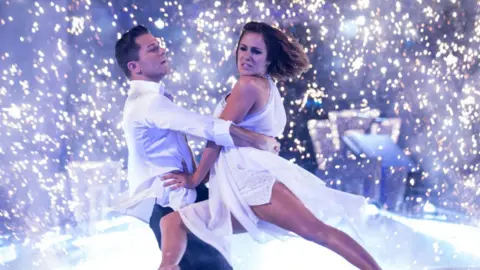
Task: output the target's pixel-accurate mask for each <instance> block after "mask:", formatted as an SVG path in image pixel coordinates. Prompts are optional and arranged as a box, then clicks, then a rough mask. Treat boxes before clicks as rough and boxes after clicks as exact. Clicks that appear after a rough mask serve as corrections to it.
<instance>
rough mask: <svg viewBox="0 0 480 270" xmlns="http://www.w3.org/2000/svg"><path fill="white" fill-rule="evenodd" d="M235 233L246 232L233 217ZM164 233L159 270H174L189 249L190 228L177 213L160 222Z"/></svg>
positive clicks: (165, 217)
mask: <svg viewBox="0 0 480 270" xmlns="http://www.w3.org/2000/svg"><path fill="white" fill-rule="evenodd" d="M231 218H232V227H233V233H234V234H239V233H244V232H246V231H245V229H244V228H243V226H242V225H241V224H240V223H239V222H238V221H237V220H236V219H235V218H234V217H233V216H232V217H231ZM160 229H161V231H162V263H161V264H160V268H159V270H174V269H179V268H178V267H176V265H178V264H179V263H180V260H181V259H182V257H183V255H184V254H185V250H186V249H187V233H188V228H187V227H186V226H185V223H183V220H182V218H181V217H180V214H179V213H178V212H177V211H175V212H172V213H170V214H168V215H166V216H164V217H163V218H162V219H161V220H160Z"/></svg>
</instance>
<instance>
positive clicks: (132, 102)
mask: <svg viewBox="0 0 480 270" xmlns="http://www.w3.org/2000/svg"><path fill="white" fill-rule="evenodd" d="M122 124H123V129H124V132H125V138H126V142H127V147H128V176H127V177H128V183H129V186H130V187H129V188H130V195H131V196H130V198H129V199H128V200H127V201H124V202H122V203H120V204H118V205H116V206H115V207H114V209H115V210H116V211H120V212H123V213H124V214H127V215H131V216H134V217H137V218H139V219H141V220H144V221H146V222H148V221H149V219H150V215H151V214H152V209H153V204H154V203H155V199H156V201H157V203H158V204H160V205H162V206H165V207H166V206H169V207H172V208H173V209H175V210H177V209H179V208H182V207H183V206H185V205H188V204H191V203H194V202H195V199H196V192H195V190H192V189H185V188H180V189H177V190H170V188H164V187H163V182H162V181H160V179H159V178H160V177H161V176H162V175H164V174H165V173H168V172H172V171H176V170H180V171H183V169H182V168H183V165H182V161H183V162H185V163H186V164H187V167H188V170H189V172H190V173H192V172H193V170H194V168H193V164H192V154H191V152H190V149H189V147H188V144H187V141H186V138H185V134H188V135H193V136H196V137H200V138H204V139H207V140H210V141H214V142H215V143H216V144H218V145H223V146H234V143H233V139H232V137H231V136H230V132H229V129H230V125H231V122H229V121H224V120H221V119H218V118H214V117H212V116H205V115H201V114H197V113H193V112H190V111H188V110H186V109H184V108H181V107H179V106H177V105H176V104H175V103H173V102H172V101H171V100H170V99H168V98H167V97H166V96H165V86H164V84H163V83H155V82H150V81H140V80H134V81H131V82H130V91H129V92H128V98H127V100H126V102H125V107H124V112H123V123H122Z"/></svg>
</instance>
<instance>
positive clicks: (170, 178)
mask: <svg viewBox="0 0 480 270" xmlns="http://www.w3.org/2000/svg"><path fill="white" fill-rule="evenodd" d="M161 179H162V181H163V182H164V183H163V186H164V187H171V189H172V190H175V189H179V188H182V187H184V188H189V189H195V188H196V187H197V185H198V184H195V183H194V181H193V174H189V173H185V172H180V171H176V172H171V173H167V174H165V175H163V176H162V178H161Z"/></svg>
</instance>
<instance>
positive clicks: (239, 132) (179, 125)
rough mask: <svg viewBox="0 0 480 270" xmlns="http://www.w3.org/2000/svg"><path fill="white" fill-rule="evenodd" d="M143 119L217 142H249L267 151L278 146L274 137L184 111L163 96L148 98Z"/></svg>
mask: <svg viewBox="0 0 480 270" xmlns="http://www.w3.org/2000/svg"><path fill="white" fill-rule="evenodd" d="M147 121H148V122H149V123H150V124H152V125H155V126H156V127H158V128H162V129H170V130H175V131H180V132H183V133H186V134H189V135H193V136H196V137H200V138H204V139H207V140H209V141H213V142H215V144H217V145H221V146H249V147H254V148H257V149H260V150H267V151H275V148H276V147H278V143H277V141H276V140H275V139H274V138H270V137H267V136H264V135H261V134H258V133H256V132H253V131H250V130H246V129H244V128H240V127H237V126H235V125H232V122H231V121H225V120H222V119H218V118H214V117H212V116H206V115H201V114H198V113H194V112H191V111H188V110H186V109H184V108H182V107H180V106H177V105H176V104H174V103H173V102H171V101H169V100H168V99H166V98H163V97H159V98H155V99H154V100H152V101H151V102H150V104H149V106H148V115H147Z"/></svg>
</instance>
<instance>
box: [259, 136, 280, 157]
mask: <svg viewBox="0 0 480 270" xmlns="http://www.w3.org/2000/svg"><path fill="white" fill-rule="evenodd" d="M280 146H281V145H280V143H279V142H278V141H277V140H276V139H275V138H273V137H265V141H264V142H263V145H262V146H261V150H264V151H269V152H272V153H274V154H277V155H278V153H280Z"/></svg>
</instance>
